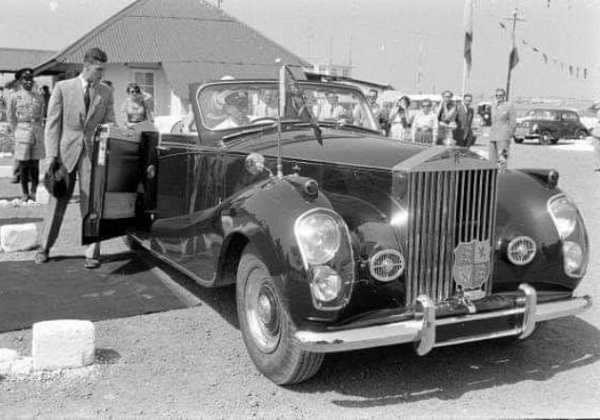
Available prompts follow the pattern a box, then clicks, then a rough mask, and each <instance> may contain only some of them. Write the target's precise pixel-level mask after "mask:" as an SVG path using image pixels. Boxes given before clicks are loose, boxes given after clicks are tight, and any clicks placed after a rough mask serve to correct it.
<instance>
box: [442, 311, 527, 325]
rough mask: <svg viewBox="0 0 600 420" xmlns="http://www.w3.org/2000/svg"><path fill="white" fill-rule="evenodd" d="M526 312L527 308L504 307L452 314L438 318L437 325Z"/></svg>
mask: <svg viewBox="0 0 600 420" xmlns="http://www.w3.org/2000/svg"><path fill="white" fill-rule="evenodd" d="M523 312H525V308H523V307H522V308H512V309H503V310H501V311H493V312H483V313H479V314H478V313H475V314H469V315H460V316H452V317H448V318H440V319H436V321H435V325H450V324H460V323H461V322H471V321H481V320H482V319H491V318H500V317H503V316H510V315H520V314H522V313H523Z"/></svg>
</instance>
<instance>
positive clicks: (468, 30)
mask: <svg viewBox="0 0 600 420" xmlns="http://www.w3.org/2000/svg"><path fill="white" fill-rule="evenodd" d="M464 7H465V10H464V17H463V18H464V25H465V41H464V42H465V45H464V48H465V51H464V57H463V80H462V94H463V96H464V95H465V93H466V92H467V89H468V82H469V76H470V73H471V62H472V60H473V58H472V54H473V53H472V48H473V47H472V45H473V0H465V6H464Z"/></svg>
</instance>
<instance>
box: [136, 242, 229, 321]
mask: <svg viewBox="0 0 600 420" xmlns="http://www.w3.org/2000/svg"><path fill="white" fill-rule="evenodd" d="M136 253H137V255H138V256H139V257H140V258H141V259H142V260H143V261H144V263H145V264H147V265H148V266H152V267H157V268H159V269H160V270H162V271H164V272H165V273H166V274H167V275H168V276H169V278H170V279H171V280H173V281H174V282H175V283H177V284H178V285H179V286H181V287H183V288H184V289H186V290H187V291H188V292H189V293H191V294H192V295H194V296H195V297H196V298H198V299H199V300H200V301H201V302H202V304H205V305H208V306H209V307H211V308H212V309H213V310H215V311H216V312H217V313H218V314H219V315H220V316H221V317H222V318H223V319H224V320H226V321H227V322H228V323H229V324H231V326H233V327H234V328H236V329H239V323H238V319H237V308H236V302H235V286H234V285H231V286H225V287H218V288H207V287H203V286H200V285H199V284H198V283H196V282H195V281H194V280H192V279H191V278H189V277H188V276H186V275H184V274H182V273H181V272H179V271H178V270H176V269H174V268H173V267H171V266H170V265H168V264H166V263H164V262H163V261H161V260H160V259H158V258H156V257H154V256H153V255H152V254H150V253H149V252H147V251H145V250H144V249H136Z"/></svg>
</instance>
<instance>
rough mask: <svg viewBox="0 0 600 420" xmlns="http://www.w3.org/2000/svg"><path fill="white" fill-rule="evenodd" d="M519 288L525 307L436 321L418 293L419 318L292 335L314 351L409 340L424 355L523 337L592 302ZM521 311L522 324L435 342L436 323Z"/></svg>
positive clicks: (430, 304) (431, 308)
mask: <svg viewBox="0 0 600 420" xmlns="http://www.w3.org/2000/svg"><path fill="white" fill-rule="evenodd" d="M520 289H521V290H522V291H523V292H524V293H525V299H524V306H522V307H519V308H511V309H506V310H501V311H495V312H485V313H480V314H469V315H462V316H455V317H449V318H442V319H439V320H436V319H435V308H434V303H433V301H432V300H431V299H430V298H429V297H427V296H419V298H418V303H419V304H420V306H421V307H422V311H423V315H422V318H420V317H418V318H417V317H416V318H414V319H411V320H408V321H401V322H392V323H389V324H384V325H374V326H370V327H361V328H352V329H347V330H338V331H324V332H314V331H302V330H300V331H296V332H295V334H294V337H295V340H296V342H297V343H298V345H299V346H300V347H301V348H302V349H304V350H307V351H311V352H317V353H330V352H340V351H349V350H358V349H365V348H372V347H380V346H388V345H394V344H403V343H411V342H412V343H416V344H417V346H416V350H417V353H418V354H419V355H425V354H427V353H428V352H429V351H431V349H433V348H435V347H444V346H450V345H455V344H461V343H468V342H473V341H480V340H488V339H493V338H499V337H508V336H519V338H524V335H525V334H530V333H531V332H532V331H533V330H534V329H535V324H536V323H537V322H540V321H546V320H549V319H554V318H560V317H564V316H570V315H576V314H579V313H581V312H583V311H585V310H586V309H588V308H589V307H590V306H591V305H592V300H591V298H590V297H589V296H582V297H573V298H571V299H568V300H561V301H556V302H547V303H534V298H535V296H536V295H537V293H536V292H535V289H533V287H531V286H529V285H527V284H522V285H521V286H520ZM521 313H523V314H524V322H523V325H522V326H519V327H515V328H512V329H509V330H502V331H493V332H490V333H485V334H478V335H472V336H467V337H459V338H456V339H451V340H447V341H443V342H437V343H436V342H435V337H436V331H435V330H436V326H442V325H451V324H459V323H463V322H470V321H477V320H481V319H493V318H500V317H506V316H510V315H518V314H521ZM519 334H520V335H519Z"/></svg>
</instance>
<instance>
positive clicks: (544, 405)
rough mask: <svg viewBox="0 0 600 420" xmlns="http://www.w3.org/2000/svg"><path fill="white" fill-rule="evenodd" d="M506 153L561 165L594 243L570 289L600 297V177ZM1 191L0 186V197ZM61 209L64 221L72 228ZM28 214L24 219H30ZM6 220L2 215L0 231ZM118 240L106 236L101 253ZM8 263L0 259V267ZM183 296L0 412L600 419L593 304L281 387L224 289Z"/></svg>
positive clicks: (586, 162) (110, 324) (101, 328)
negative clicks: (523, 333)
mask: <svg viewBox="0 0 600 420" xmlns="http://www.w3.org/2000/svg"><path fill="white" fill-rule="evenodd" d="M563 144H566V143H563ZM512 151H513V161H512V167H551V168H555V169H558V170H559V171H560V173H561V180H560V185H561V186H562V188H563V189H564V190H565V191H567V192H568V193H569V194H570V195H571V197H573V199H574V200H575V201H576V202H577V204H578V205H579V206H580V208H581V211H582V213H583V215H584V217H585V220H586V223H587V226H588V229H589V232H590V240H591V243H592V256H591V266H590V269H589V271H588V275H587V276H586V279H585V280H584V281H583V283H582V285H581V286H580V288H579V292H580V293H588V294H591V295H592V296H595V297H597V296H600V286H599V282H598V279H597V278H598V276H599V275H600V267H599V263H598V261H599V260H600V258H599V257H600V249H599V248H598V247H596V246H595V244H597V243H599V242H600V217H599V215H600V189H598V188H597V184H598V182H599V181H600V173H595V172H593V159H592V153H591V152H589V151H586V150H569V149H568V147H567V148H560V149H558V148H552V147H551V146H538V145H535V144H525V145H516V146H514V147H513V149H512ZM4 188H7V184H5V183H1V182H0V196H4V195H5V194H4ZM71 207H73V208H71V209H70V210H69V215H68V217H69V218H70V220H72V221H76V220H77V211H76V208H75V206H71ZM11 211H14V210H11ZM28 211H31V212H32V214H31V215H29V216H28V217H35V213H36V212H39V210H35V209H30V210H28ZM5 217H7V216H6V214H5V211H0V223H1V219H2V218H5ZM10 217H14V214H11V215H10ZM72 225H74V223H70V224H69V228H68V229H67V230H66V231H65V232H64V233H63V235H62V236H61V238H60V239H59V244H58V245H59V248H58V249H59V252H60V253H63V252H64V253H78V252H80V251H81V250H80V249H79V248H78V247H74V246H72V245H69V244H68V243H69V242H70V241H69V238H73V237H74V236H73V235H75V234H76V232H77V229H74V228H73V227H72ZM119 246H121V245H120V243H119V242H118V241H113V242H112V243H111V244H109V245H108V246H106V247H105V248H104V249H105V251H107V252H113V247H114V249H118V247H119ZM31 255H32V253H22V254H20V255H19V258H22V259H27V258H31ZM6 257H7V256H6V255H4V256H3V255H2V254H0V261H2V259H3V258H6ZM0 268H1V264H0ZM178 280H180V281H181V279H180V278H178ZM0 284H1V283H0ZM187 288H188V290H189V291H190V292H191V293H193V294H194V295H195V296H196V297H197V299H198V301H199V304H198V305H197V306H194V307H190V308H188V309H183V310H176V311H170V312H165V313H160V314H152V315H144V316H139V317H132V318H124V319H114V320H109V321H103V322H98V323H97V324H96V327H97V348H98V352H97V358H98V363H97V364H96V365H94V367H92V368H88V369H83V370H75V371H65V372H62V373H60V374H57V375H54V376H50V377H44V378H35V379H31V380H20V381H17V380H11V379H8V378H4V380H2V379H1V378H0V417H4V418H14V417H28V418H29V417H38V416H39V417H65V416H66V417H77V418H79V417H102V418H110V417H115V418H121V417H137V416H140V417H148V418H156V417H169V418H171V417H178V418H181V417H184V418H185V417H199V416H201V417H223V418H224V417H234V418H241V417H243V418H247V417H260V418H274V417H277V418H290V417H293V418H296V417H316V418H327V417H328V418H339V417H352V418H354V417H361V418H366V417H378V418H389V417H421V416H427V417H455V418H464V417H503V418H506V417H569V418H572V417H598V416H600V402H599V401H600V388H599V385H598V384H600V330H599V329H598V328H599V327H600V309H599V308H598V304H597V305H596V306H594V307H593V308H592V309H591V310H590V311H588V312H587V313H585V314H583V315H581V316H579V317H571V318H565V319H561V320H558V321H555V322H553V323H552V324H551V325H549V326H547V327H546V328H544V329H542V330H540V331H539V333H537V334H536V335H534V336H533V337H532V338H531V339H529V340H527V341H525V342H521V343H518V344H515V345H505V344H501V343H498V342H482V343H476V344H468V345H462V346H456V347H447V348H441V349H436V350H434V351H433V352H432V353H430V354H429V355H428V356H426V357H418V356H416V355H415V354H414V352H413V351H412V349H411V347H410V346H392V347H386V348H380V349H372V350H365V351H356V352H350V353H343V354H334V355H329V356H327V357H326V359H325V362H324V365H323V367H322V369H321V371H320V372H319V373H318V375H317V376H315V377H314V378H313V379H311V380H310V381H308V382H306V383H304V384H301V385H297V386H293V387H288V388H282V387H278V386H276V385H274V384H272V383H271V382H270V381H268V380H267V379H265V378H264V377H262V376H261V375H260V374H259V373H258V372H257V371H256V370H255V368H254V366H253V365H252V362H251V361H250V359H249V357H248V355H247V353H246V350H245V348H244V345H243V342H242V339H241V335H240V332H239V329H238V324H237V319H236V315H235V300H234V298H235V293H234V290H233V289H232V288H225V289H218V290H208V289H203V288H200V287H196V286H193V285H189V284H187ZM30 341H31V331H30V330H25V331H17V332H11V333H6V334H0V348H1V347H10V348H14V349H17V350H19V351H20V352H22V353H24V354H28V353H29V349H30Z"/></svg>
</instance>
